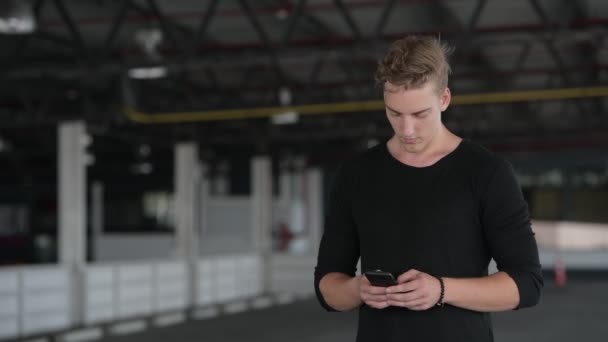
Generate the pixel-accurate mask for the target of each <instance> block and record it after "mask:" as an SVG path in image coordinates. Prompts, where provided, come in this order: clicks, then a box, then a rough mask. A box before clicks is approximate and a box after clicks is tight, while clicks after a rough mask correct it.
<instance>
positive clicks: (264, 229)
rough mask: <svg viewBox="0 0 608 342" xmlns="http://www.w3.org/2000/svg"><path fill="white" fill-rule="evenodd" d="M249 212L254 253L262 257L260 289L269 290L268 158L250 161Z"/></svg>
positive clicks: (269, 220) (257, 157)
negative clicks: (250, 189)
mask: <svg viewBox="0 0 608 342" xmlns="http://www.w3.org/2000/svg"><path fill="white" fill-rule="evenodd" d="M251 185H252V187H251V188H252V194H251V201H252V202H251V211H252V215H251V218H252V224H251V227H252V235H251V236H252V237H253V247H254V251H255V252H256V253H257V254H259V255H261V256H262V260H263V267H262V277H261V278H262V281H263V284H262V289H263V291H268V290H269V289H270V285H271V284H270V281H269V280H270V268H269V267H268V266H269V264H270V254H271V229H272V227H271V226H272V165H271V160H270V157H268V156H256V157H253V159H252V161H251Z"/></svg>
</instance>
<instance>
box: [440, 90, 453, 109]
mask: <svg viewBox="0 0 608 342" xmlns="http://www.w3.org/2000/svg"><path fill="white" fill-rule="evenodd" d="M439 100H440V104H439V108H440V109H441V111H442V112H443V111H445V110H446V109H448V106H449V105H450V101H451V100H452V93H451V92H450V88H448V87H445V89H444V90H443V93H442V94H441V96H440V97H439Z"/></svg>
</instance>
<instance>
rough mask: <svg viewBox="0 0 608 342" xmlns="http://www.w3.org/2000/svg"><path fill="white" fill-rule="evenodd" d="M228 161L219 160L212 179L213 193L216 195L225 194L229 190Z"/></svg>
mask: <svg viewBox="0 0 608 342" xmlns="http://www.w3.org/2000/svg"><path fill="white" fill-rule="evenodd" d="M229 176H230V163H228V161H226V160H223V161H221V162H219V164H218V165H217V167H216V170H215V177H214V179H213V194H214V195H216V196H227V195H228V193H229V192H230V177H229Z"/></svg>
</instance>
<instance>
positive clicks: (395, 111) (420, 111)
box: [384, 104, 431, 115]
mask: <svg viewBox="0 0 608 342" xmlns="http://www.w3.org/2000/svg"><path fill="white" fill-rule="evenodd" d="M384 105H385V106H386V108H388V109H389V110H390V111H391V112H394V113H397V114H399V115H403V113H401V112H400V111H397V110H394V109H393V108H391V107H389V106H388V105H386V104H384ZM429 109H431V107H429V108H425V109H422V110H419V111H417V112H413V113H411V114H412V115H416V114H420V113H423V112H426V111H427V110H429Z"/></svg>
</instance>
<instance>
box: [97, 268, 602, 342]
mask: <svg viewBox="0 0 608 342" xmlns="http://www.w3.org/2000/svg"><path fill="white" fill-rule="evenodd" d="M547 281H550V279H547ZM356 319H357V315H356V313H354V312H350V313H327V312H325V311H323V310H322V309H321V308H320V306H319V305H318V304H317V302H316V301H315V300H305V301H299V302H295V303H293V304H289V305H283V306H275V307H271V308H268V309H264V310H254V311H248V312H244V313H239V314H233V315H222V316H219V317H216V318H212V319H206V320H199V321H190V322H187V323H184V324H180V325H175V326H172V327H167V328H154V329H151V330H148V331H146V332H143V333H137V334H133V335H126V336H119V337H118V336H115V337H110V338H106V339H104V340H102V341H103V342H127V341H129V342H139V341H147V342H154V341H159V342H160V341H162V342H167V341H169V342H195V341H196V342H212V341H218V342H220V341H221V342H237V341H243V342H251V341H267V342H274V341H277V342H278V341H280V342H285V341H294V342H330V341H331V342H341V341H344V342H347V341H348V342H351V341H354V340H355V333H356V332H355V329H356ZM493 322H494V334H495V338H496V341H498V342H500V341H503V342H510V341H517V342H528V341H529V342H543V341H547V342H562V341H563V342H566V341H568V342H570V341H577V342H593V341H597V342H605V341H608V279H605V278H604V279H596V280H593V279H587V280H578V281H573V280H571V281H569V283H568V285H567V287H566V288H556V287H554V286H553V285H552V284H548V285H547V286H546V287H545V291H544V293H543V298H542V302H541V305H539V306H537V307H534V308H531V309H525V310H521V311H513V312H505V313H496V314H494V315H493Z"/></svg>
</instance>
